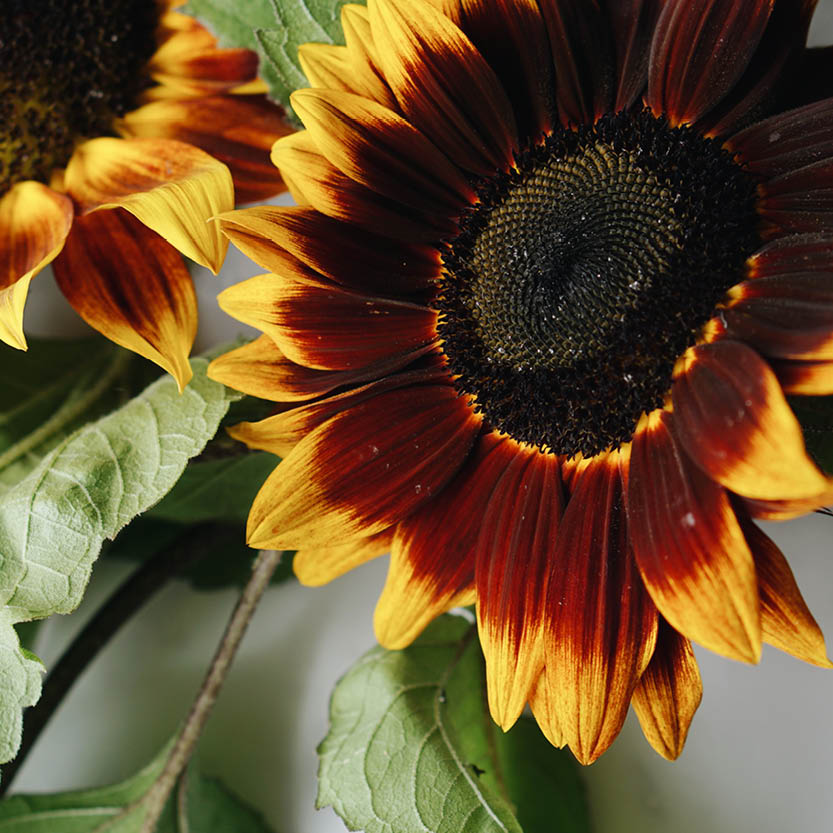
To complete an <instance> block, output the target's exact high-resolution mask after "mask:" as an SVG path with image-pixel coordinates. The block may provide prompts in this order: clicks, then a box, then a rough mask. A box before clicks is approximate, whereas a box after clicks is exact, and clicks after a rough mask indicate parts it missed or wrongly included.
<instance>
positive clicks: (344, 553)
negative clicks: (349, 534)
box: [292, 529, 391, 587]
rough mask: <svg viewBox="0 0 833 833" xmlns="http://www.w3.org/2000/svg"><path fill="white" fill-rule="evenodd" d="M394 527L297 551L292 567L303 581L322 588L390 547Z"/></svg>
mask: <svg viewBox="0 0 833 833" xmlns="http://www.w3.org/2000/svg"><path fill="white" fill-rule="evenodd" d="M390 541H391V530H389V529H386V530H385V531H384V532H380V533H378V534H377V535H371V536H370V537H368V538H358V539H356V540H353V541H348V542H347V543H345V544H339V545H338V546H334V547H321V548H318V549H300V550H298V552H297V553H295V558H294V559H293V561H292V569H293V570H294V571H295V575H296V576H297V577H298V581H300V582H301V584H306V585H307V586H308V587H318V586H320V585H322V584H327V582H330V581H332V580H333V579H334V578H338V577H339V576H341V575H344V573H346V572H349V571H350V570H352V569H353V568H354V567H358V566H359V565H361V564H364V563H365V562H366V561H370V559H371V558H377V557H378V556H380V555H384V554H385V553H386V552H388V551H389V550H390Z"/></svg>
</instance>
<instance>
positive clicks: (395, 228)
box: [272, 130, 457, 245]
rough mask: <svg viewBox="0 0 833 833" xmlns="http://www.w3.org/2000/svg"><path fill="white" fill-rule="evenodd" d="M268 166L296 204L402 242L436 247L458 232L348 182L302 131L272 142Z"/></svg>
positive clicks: (442, 220)
mask: <svg viewBox="0 0 833 833" xmlns="http://www.w3.org/2000/svg"><path fill="white" fill-rule="evenodd" d="M272 161H273V162H274V163H275V165H276V166H277V167H278V168H279V169H280V171H281V174H282V175H283V177H284V179H285V180H286V183H287V187H288V188H289V191H290V193H291V194H292V196H293V197H294V198H295V201H296V202H297V203H299V204H304V203H305V204H308V205H311V206H312V207H313V208H314V209H316V211H320V212H321V213H322V214H326V215H327V216H328V217H332V218H333V219H335V220H341V221H342V222H347V223H353V224H355V225H357V226H359V227H360V228H363V229H365V230H366V231H370V232H376V233H383V234H384V235H386V236H387V237H390V238H392V239H394V240H401V241H403V242H405V243H433V244H435V245H436V244H437V242H438V241H440V240H443V239H447V238H451V237H454V236H455V235H456V233H457V224H456V223H455V222H454V221H453V220H452V219H450V218H448V217H443V216H439V215H436V214H433V215H432V214H427V213H426V212H423V211H418V210H416V209H414V208H410V207H408V206H406V205H404V204H403V203H402V202H400V201H399V200H395V199H390V198H388V197H385V196H383V195H382V194H379V193H377V192H376V191H372V190H370V188H366V187H365V186H364V185H360V184H359V183H358V182H356V181H355V180H353V179H350V177H348V176H347V175H346V174H344V173H342V172H341V171H340V170H339V169H338V168H337V167H336V166H335V165H333V164H332V162H330V161H329V160H328V159H327V158H326V157H325V156H324V155H323V154H322V153H321V152H320V150H319V148H318V146H317V145H316V144H315V142H314V140H313V139H312V137H311V136H310V135H309V132H308V131H306V130H301V131H298V132H297V133H293V134H292V135H291V136H287V137H285V138H284V139H281V141H279V142H276V143H275V146H274V147H273V148H272Z"/></svg>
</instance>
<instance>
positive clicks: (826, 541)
mask: <svg viewBox="0 0 833 833" xmlns="http://www.w3.org/2000/svg"><path fill="white" fill-rule="evenodd" d="M813 36H814V40H815V42H816V43H827V42H833V0H822V2H821V8H820V10H819V12H818V13H817V16H816V20H815V23H814V32H813ZM258 271H259V270H258V268H257V267H255V266H253V265H252V264H251V262H249V261H247V260H246V259H245V258H244V257H242V256H241V255H240V254H239V253H236V252H234V251H230V252H229V259H228V261H227V263H226V267H225V268H224V270H223V273H222V275H221V276H220V277H219V278H215V277H212V276H211V275H210V274H209V273H207V272H205V270H197V272H196V280H197V285H198V289H199V292H200V296H201V297H200V300H201V309H200V314H201V329H200V340H201V344H202V346H203V347H206V346H209V345H211V344H213V343H215V342H218V341H221V340H225V339H226V338H228V337H229V336H232V335H234V334H235V333H237V332H240V331H241V328H240V327H239V326H238V325H237V324H236V323H234V322H232V321H230V319H228V318H226V317H225V316H224V315H223V314H222V313H221V312H220V311H219V310H218V309H217V308H216V302H215V301H214V293H215V292H216V290H217V289H218V288H220V287H221V286H223V285H227V284H229V283H233V282H234V281H236V280H239V279H241V278H245V277H249V276H250V275H253V274H256V273H257V272H258ZM26 324H27V330H28V332H30V333H32V334H42V333H58V332H61V333H66V332H73V331H81V329H82V328H83V325H80V324H79V322H78V321H77V319H76V318H75V314H74V313H73V312H72V310H71V309H69V307H68V306H67V305H66V304H65V302H64V301H63V299H62V297H61V296H60V294H59V293H58V291H57V289H56V288H55V286H54V283H53V282H52V278H51V276H50V275H49V274H48V270H47V272H44V273H43V274H42V275H41V276H39V277H38V278H36V279H35V280H34V281H33V283H32V298H31V304H30V306H29V308H28V310H27V317H26ZM767 532H768V533H769V534H770V535H771V536H772V537H773V538H774V539H775V540H776V542H777V543H778V544H779V545H780V546H781V547H782V549H783V550H784V552H785V554H786V555H787V557H788V559H789V561H790V564H791V566H792V567H793V570H794V572H795V574H796V578H797V580H798V583H799V586H800V587H801V589H802V590H803V592H804V595H805V598H806V599H807V602H808V604H809V606H810V608H811V610H812V611H813V613H814V614H815V616H816V618H817V620H818V621H819V623H820V625H821V626H822V629H823V630H824V631H825V632H826V633H827V635H828V637H829V639H830V641H831V642H833V559H831V551H833V548H831V543H830V542H831V537H832V536H833V519H831V518H825V517H821V516H812V517H808V518H805V519H801V520H799V521H793V522H790V523H785V524H771V525H768V526H767ZM386 561H387V559H386V558H381V559H377V560H376V561H374V562H371V563H370V564H368V565H365V566H364V567H362V568H360V569H357V570H354V571H353V572H352V573H350V574H348V575H346V576H344V577H342V578H341V579H338V580H337V581H335V582H333V583H331V584H330V585H328V586H327V587H323V588H304V587H301V586H299V585H297V584H296V583H294V582H290V583H287V584H285V585H282V586H280V587H277V588H274V589H272V590H270V591H269V592H268V594H267V596H266V597H265V599H264V601H263V602H262V604H261V607H260V609H259V610H258V612H257V614H256V616H255V619H254V621H253V623H252V627H251V629H250V631H249V633H248V634H247V636H246V639H245V640H244V643H243V646H242V649H241V652H240V654H239V655H238V658H237V661H236V664H235V666H234V668H233V670H232V673H231V676H230V678H229V679H228V681H227V683H226V686H225V688H224V690H223V692H222V694H221V696H220V699H219V702H218V704H217V707H216V710H215V712H214V714H213V716H212V719H211V722H210V723H209V725H208V728H207V730H206V733H205V735H204V738H203V741H202V744H201V747H200V752H199V754H200V760H201V762H202V766H203V768H204V770H205V771H206V772H207V773H209V774H214V775H218V776H220V777H221V778H223V779H224V781H225V782H226V783H227V784H228V785H229V786H231V787H233V788H234V789H235V790H236V791H237V792H238V793H239V794H240V795H242V796H243V797H245V798H246V799H248V800H249V801H250V802H251V803H252V804H253V805H255V806H256V807H258V808H260V809H261V810H262V811H263V812H264V813H265V815H266V816H267V818H268V820H269V821H270V822H271V823H272V825H273V826H274V828H275V830H276V831H277V833H343V831H344V829H345V828H344V825H343V824H342V823H341V821H340V820H339V819H338V818H337V817H336V816H335V815H334V814H333V813H332V811H331V810H329V809H327V810H324V811H316V810H315V809H314V799H315V791H316V769H317V759H316V755H315V747H316V745H317V743H318V742H319V741H320V740H321V738H322V737H323V736H324V734H325V732H326V729H327V703H328V698H329V693H330V691H331V689H332V687H333V685H334V683H335V681H336V680H337V679H338V678H339V677H340V676H341V675H342V674H343V673H344V672H345V671H346V670H347V669H348V668H349V667H350V665H351V664H352V663H353V661H354V660H355V659H356V658H357V657H358V656H359V655H360V654H361V653H363V652H364V651H365V650H367V649H368V648H369V647H370V646H371V645H372V644H373V642H374V640H373V633H372V628H371V618H372V611H373V606H374V604H375V600H376V598H377V596H378V594H379V592H380V590H381V587H382V584H383V582H384V576H385V570H386ZM128 570H129V568H125V567H123V566H120V565H118V566H117V565H112V564H109V563H102V564H100V565H98V566H97V569H96V571H95V574H94V579H93V582H92V584H91V586H90V590H89V592H88V594H87V597H86V599H85V601H84V603H83V605H82V606H81V608H80V609H79V610H78V611H77V612H76V613H75V614H73V615H72V616H68V617H55V618H53V619H52V620H50V621H49V622H48V623H47V624H46V625H45V626H44V628H43V630H42V632H41V636H40V641H39V644H38V645H37V650H38V653H39V654H40V655H41V656H42V657H43V659H44V660H45V661H46V663H47V665H48V666H49V665H50V664H51V663H52V662H53V661H54V660H55V658H56V657H57V656H58V655H59V653H60V650H61V648H62V646H63V645H64V644H65V643H66V641H67V640H68V639H69V638H70V637H71V635H72V634H73V633H74V632H75V631H76V630H77V629H78V627H79V626H80V625H81V623H82V621H83V620H84V618H85V617H86V616H89V615H90V614H91V612H92V611H93V610H94V609H95V608H96V607H97V606H98V605H99V604H100V603H101V602H102V601H103V600H104V598H106V596H107V595H108V594H109V592H110V591H111V590H112V588H113V587H114V586H116V585H117V584H118V583H119V582H120V581H122V580H123V579H124V577H125V576H126V574H127V571H128ZM234 601H235V594H234V593H233V592H231V591H224V592H214V593H195V592H192V591H191V590H189V589H188V588H187V587H185V586H184V585H182V584H180V583H175V584H173V585H171V586H169V587H168V588H167V589H165V590H164V591H162V592H161V593H160V594H159V595H158V596H157V597H156V598H155V599H154V600H153V601H152V602H151V603H149V604H148V605H147V606H146V607H145V608H144V609H143V611H142V612H141V613H140V614H139V615H137V616H136V617H135V618H134V619H133V620H132V621H131V622H130V623H129V625H128V626H127V627H126V628H125V629H124V630H123V631H121V632H120V633H119V635H118V636H117V637H116V638H115V639H114V640H113V641H112V642H111V643H110V644H109V646H108V647H107V649H106V650H105V652H104V653H103V654H102V656H101V657H100V658H99V659H98V660H97V661H96V662H95V663H94V665H93V666H92V667H91V668H90V669H89V670H88V671H87V673H86V674H85V675H84V676H83V677H82V679H81V680H80V681H79V683H78V684H77V685H76V686H75V688H74V689H73V691H72V692H71V693H70V695H69V697H68V698H67V699H66V701H65V702H64V704H63V705H62V707H61V709H60V710H59V711H58V713H57V715H56V717H55V719H54V720H53V722H52V723H51V725H50V726H49V727H48V729H47V731H46V732H45V733H44V735H43V736H42V738H41V740H40V742H39V743H38V745H37V746H36V748H35V749H34V750H33V752H32V754H31V755H30V757H29V760H28V761H27V763H26V765H25V766H24V768H23V769H22V770H21V772H20V774H19V776H18V779H17V782H16V785H15V788H16V790H25V791H42V790H48V791H53V790H59V789H66V788H71V787H82V786H90V785H93V784H96V783H106V782H110V781H113V780H118V779H120V778H122V777H124V776H127V775H129V774H130V773H131V772H133V771H134V770H135V769H137V768H139V767H140V766H141V765H143V764H144V763H145V762H146V761H147V760H149V759H150V758H151V757H152V756H153V755H154V753H155V752H156V751H157V749H158V748H159V747H160V746H161V745H162V744H163V743H164V742H165V741H166V740H167V738H168V737H169V736H170V735H171V733H172V732H173V731H174V730H175V729H176V726H177V724H178V722H179V721H180V720H181V719H182V717H183V716H184V714H185V712H186V710H187V708H188V705H189V703H190V701H191V699H192V697H193V694H194V692H195V690H196V688H197V686H198V685H199V682H200V679H201V677H202V674H203V672H204V669H205V667H206V664H207V663H208V661H209V659H210V657H211V654H212V652H213V649H214V646H215V645H216V642H217V640H218V639H219V636H220V634H221V632H222V629H223V626H224V624H225V621H226V619H227V617H228V614H229V613H230V611H231V608H232V606H233V604H234ZM697 657H698V661H699V663H700V670H701V674H702V677H703V684H704V689H705V694H704V697H703V703H702V705H701V707H700V710H699V711H698V713H697V715H696V717H695V719H694V723H693V726H692V731H691V735H690V737H689V740H688V744H687V746H686V749H685V751H684V752H683V754H682V756H681V758H680V759H679V760H678V761H677V762H676V763H673V764H670V763H668V762H666V761H664V760H663V759H662V758H660V757H659V756H657V755H656V754H655V753H654V752H653V751H652V749H651V748H650V747H649V746H648V744H647V743H646V742H645V741H644V740H643V738H642V736H641V732H640V729H639V725H638V723H637V722H636V720H635V718H634V717H633V715H631V716H630V717H629V719H628V722H627V724H626V726H625V729H624V730H623V732H622V734H621V736H620V737H619V739H618V740H617V741H616V742H615V744H614V745H613V747H612V748H611V749H610V751H608V752H607V753H606V754H605V755H604V756H603V757H602V758H601V760H599V761H598V762H597V763H596V764H594V765H593V766H591V767H589V768H587V769H586V770H584V776H585V780H586V783H587V787H588V791H589V797H590V801H591V805H592V811H593V816H594V819H595V822H596V833H631V831H639V832H640V833H723V831H731V833H783V832H784V831H789V833H827V831H830V830H832V829H833V789H831V787H833V673H832V672H829V671H823V670H820V669H817V668H813V667H811V666H807V665H804V664H803V663H801V662H798V661H797V660H794V659H792V658H790V657H788V656H786V655H784V654H781V653H779V652H778V651H775V650H774V649H771V648H765V650H764V655H763V659H762V661H761V663H760V665H759V666H756V667H751V666H745V665H742V664H740V663H735V662H732V661H729V660H725V659H722V658H720V657H717V656H715V655H713V654H710V653H709V652H707V651H704V650H698V652H697ZM198 833H203V832H202V831H199V832H198ZM206 833H208V832H207V831H206ZM554 833H557V831H554Z"/></svg>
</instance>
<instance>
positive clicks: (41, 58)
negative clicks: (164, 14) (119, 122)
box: [0, 0, 159, 196]
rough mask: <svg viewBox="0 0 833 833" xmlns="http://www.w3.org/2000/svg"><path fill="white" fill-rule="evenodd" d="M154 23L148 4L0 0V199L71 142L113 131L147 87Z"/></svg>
mask: <svg viewBox="0 0 833 833" xmlns="http://www.w3.org/2000/svg"><path fill="white" fill-rule="evenodd" d="M158 22H159V7H158V5H157V3H156V0H71V2H70V0H4V3H3V11H2V14H0V196H2V194H3V193H5V191H7V190H8V189H9V188H10V187H11V186H12V185H14V184H15V183H16V182H20V181H22V180H26V179H35V180H39V181H41V182H48V181H49V177H50V175H51V173H52V171H53V169H55V168H60V167H62V166H64V165H65V164H66V163H67V161H68V160H69V157H70V156H71V155H72V151H73V149H74V147H75V145H76V144H77V143H78V142H79V141H81V140H83V139H88V138H92V137H95V136H102V135H112V133H113V120H114V119H115V118H117V117H118V116H122V115H124V114H125V113H126V112H127V111H128V110H130V109H132V108H133V107H135V105H136V102H137V99H138V96H139V94H140V93H141V92H142V90H143V89H145V88H146V87H147V86H148V85H149V83H150V79H149V77H148V75H147V72H146V69H145V68H146V65H147V62H148V60H149V59H150V57H151V56H152V55H153V53H154V51H155V49H156V27H157V25H158Z"/></svg>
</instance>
